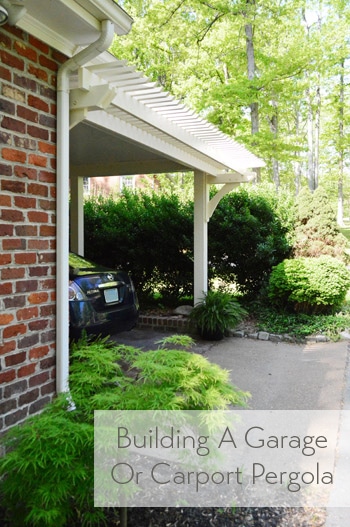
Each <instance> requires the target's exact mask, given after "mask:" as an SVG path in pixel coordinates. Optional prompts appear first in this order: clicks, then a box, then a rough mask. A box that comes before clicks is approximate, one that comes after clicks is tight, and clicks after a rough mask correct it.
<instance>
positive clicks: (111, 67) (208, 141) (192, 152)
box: [71, 53, 265, 176]
mask: <svg viewBox="0 0 350 527" xmlns="http://www.w3.org/2000/svg"><path fill="white" fill-rule="evenodd" d="M106 83H107V84H108V85H109V86H110V87H111V88H113V89H114V90H115V93H116V95H115V97H114V98H113V100H112V102H111V104H110V105H109V107H108V108H107V109H106V111H105V112H102V111H98V112H96V111H94V110H92V111H89V112H88V114H87V117H86V119H87V121H89V119H90V120H91V123H94V124H95V125H98V126H100V127H103V126H105V127H106V128H108V129H109V130H112V129H113V128H115V130H119V131H120V133H121V134H122V132H123V123H124V128H125V130H128V134H129V138H131V136H130V133H131V130H132V129H134V130H135V134H136V135H139V133H140V132H141V133H142V134H143V135H142V137H143V138H144V139H145V137H146V135H147V137H148V143H149V144H148V146H149V148H152V138H153V147H154V150H155V151H158V152H159V147H160V144H161V145H162V149H163V151H164V153H165V154H166V155H167V156H168V157H170V158H171V157H173V158H174V160H178V161H181V156H180V158H179V157H178V156H179V153H181V152H182V153H183V156H184V159H183V162H184V164H186V165H187V166H189V168H191V169H194V170H202V171H206V172H207V173H208V174H211V175H214V176H216V175H219V174H223V173H225V172H226V171H228V170H229V171H231V170H234V171H237V172H239V173H245V171H246V170H247V169H249V168H257V167H262V166H265V163H264V162H263V161H262V160H261V159H259V158H258V157H257V156H255V155H254V154H252V153H251V152H249V151H248V150H247V149H246V148H245V147H244V146H242V145H240V144H238V143H237V142H236V141H234V140H232V139H231V138H230V137H229V136H227V135H226V134H224V133H222V132H220V130H218V129H217V128H216V127H215V126H214V125H212V124H210V123H208V122H207V121H205V120H204V119H202V118H201V117H199V116H198V115H196V114H195V113H194V112H193V111H192V110H190V109H188V108H186V107H185V106H184V105H182V104H181V103H179V102H178V101H176V100H175V99H174V98H173V97H172V96H171V95H170V94H168V93H167V92H165V91H164V90H163V89H162V88H161V87H159V86H157V85H156V84H155V83H153V82H151V81H150V80H149V79H147V78H146V77H145V76H143V74H142V73H140V72H138V71H136V70H135V68H134V67H133V66H128V65H127V63H126V62H125V61H121V60H117V59H116V58H115V57H113V56H112V55H110V54H109V53H104V54H103V55H100V56H99V57H98V58H97V59H96V60H95V61H94V64H92V65H89V66H87V67H86V68H84V71H82V72H80V75H79V76H78V74H76V75H75V76H73V77H72V79H71V88H72V89H82V90H88V89H89V87H91V86H96V85H99V84H106ZM106 113H107V114H108V115H106ZM103 115H104V117H103ZM113 119H114V120H115V126H114V125H113ZM136 131H137V132H138V133H136ZM136 135H135V139H137V137H136ZM172 149H173V153H172ZM196 160H197V161H196Z"/></svg>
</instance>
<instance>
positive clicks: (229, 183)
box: [206, 171, 255, 221]
mask: <svg viewBox="0 0 350 527" xmlns="http://www.w3.org/2000/svg"><path fill="white" fill-rule="evenodd" d="M254 179H255V174H253V173H251V172H248V171H245V172H244V173H242V174H240V173H238V172H230V173H227V174H223V175H220V176H217V177H216V176H209V175H207V176H206V182H207V184H208V185H219V184H223V185H224V186H223V187H221V189H220V190H219V191H218V192H217V193H216V194H215V196H214V197H213V198H212V199H211V200H209V202H208V206H207V221H209V220H210V218H211V217H212V215H213V212H214V210H215V209H216V207H217V206H218V204H219V202H220V200H221V198H223V197H224V196H225V195H226V194H227V193H228V192H231V190H232V189H234V188H235V187H238V185H240V184H241V183H249V182H251V181H253V180H254Z"/></svg>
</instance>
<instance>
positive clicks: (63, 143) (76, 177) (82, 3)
mask: <svg viewBox="0 0 350 527" xmlns="http://www.w3.org/2000/svg"><path fill="white" fill-rule="evenodd" d="M1 1H2V2H3V3H4V2H6V8H7V10H8V12H9V14H10V18H11V23H12V24H13V25H16V26H18V27H19V28H21V29H22V30H24V31H26V32H28V33H29V34H31V35H35V37H36V38H37V39H39V40H42V41H43V42H45V43H47V44H48V45H49V46H51V47H52V48H54V49H55V50H58V51H60V52H61V53H63V54H65V56H66V57H67V58H68V60H67V61H66V62H64V63H63V64H62V65H61V66H60V68H59V70H58V72H57V231H56V242H57V251H56V253H57V262H56V263H57V276H56V284H57V300H56V357H57V391H58V392H62V391H67V390H69V334H68V333H69V332H68V328H69V319H68V309H67V306H68V287H67V284H68V281H69V269H68V252H69V193H70V192H71V211H72V215H71V247H72V249H74V250H75V251H77V252H79V253H80V254H84V236H83V234H84V216H83V178H84V177H91V176H108V175H127V174H155V173H162V172H175V171H193V172H194V193H195V218H194V224H195V227H194V260H195V261H194V284H195V285H194V297H195V299H196V300H198V299H199V298H200V296H201V295H202V292H203V291H206V290H207V252H208V240H207V224H208V221H209V218H210V216H211V214H212V213H213V211H214V209H215V207H216V205H217V203H218V202H219V200H220V198H221V197H222V196H223V195H224V194H225V193H226V192H227V191H229V190H231V189H232V188H233V187H234V186H236V185H239V184H240V183H245V182H248V181H250V180H251V179H253V175H252V173H251V169H253V168H255V167H261V166H263V165H264V163H263V162H262V161H261V160H260V159H258V158H257V157H256V156H254V155H253V154H251V153H250V152H249V151H248V150H246V149H245V148H244V147H242V146H240V145H238V144H237V143H236V142H234V141H232V139H230V138H229V137H227V136H226V135H224V134H222V133H221V132H220V131H219V130H218V129H216V128H215V127H214V126H212V125H211V124H209V123H207V122H206V121H205V120H203V119H201V118H200V117H199V116H197V115H195V114H194V113H193V112H192V111H190V110H188V109H187V108H185V107H184V106H183V105H182V104H180V103H179V102H178V101H176V100H174V99H173V98H172V97H171V96H170V95H169V94H168V93H165V92H164V91H163V90H162V89H161V88H160V87H158V86H157V85H155V84H154V83H152V82H150V81H149V79H147V78H146V77H144V75H142V73H139V72H137V71H135V69H134V68H133V67H131V66H128V65H127V64H126V63H125V62H123V61H120V60H117V59H116V58H115V57H113V56H112V55H110V54H109V53H108V52H107V51H106V50H107V49H108V48H109V46H110V45H111V43H112V41H113V38H114V36H115V35H124V34H126V33H128V32H129V31H130V29H131V27H132V23H133V20H132V19H131V17H130V16H129V15H128V14H127V13H126V12H125V11H124V10H123V9H122V8H121V7H120V6H119V5H118V4H117V3H116V2H115V1H114V0H50V1H48V0H1ZM213 183H214V184H215V183H218V184H223V187H222V188H221V189H220V191H219V193H218V194H217V195H216V196H215V198H214V199H213V200H211V201H209V186H210V184H213Z"/></svg>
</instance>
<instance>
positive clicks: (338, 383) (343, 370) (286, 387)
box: [113, 329, 350, 527]
mask: <svg viewBox="0 0 350 527" xmlns="http://www.w3.org/2000/svg"><path fill="white" fill-rule="evenodd" d="M164 336H165V334H164V333H162V332H157V331H153V330H139V329H134V330H132V331H130V332H125V333H120V334H117V335H115V336H114V337H113V340H114V341H115V342H119V343H123V344H129V345H132V346H136V347H138V348H141V349H144V350H145V351H146V350H150V349H157V347H158V344H157V341H159V340H160V339H162V338H163V337H164ZM349 348H350V346H349V341H347V340H341V341H339V342H322V343H308V344H304V345H301V344H290V343H285V342H278V343H274V342H270V341H261V340H253V339H247V338H234V337H229V338H225V339H224V340H222V341H219V342H215V343H212V342H205V341H200V340H198V341H197V342H196V346H195V347H194V348H193V351H194V352H196V353H200V354H203V355H204V356H205V357H207V358H208V359H209V360H210V361H211V362H214V363H216V364H218V365H219V366H221V367H222V368H225V369H228V370H230V379H231V381H232V383H233V384H234V385H236V386H237V387H238V388H240V389H242V390H244V391H249V392H250V393H251V396H252V397H251V399H250V402H249V406H250V408H251V409H253V410H338V409H346V410H350V374H349ZM349 445H350V430H349V428H346V427H342V426H341V427H340V431H339V457H338V461H337V466H336V470H337V469H339V472H340V477H341V478H343V479H342V481H343V483H344V485H343V486H344V488H345V489H346V492H349V491H350V489H349V486H350V476H349V474H350V471H349V466H350V451H349V450H350V449H349ZM349 526H350V508H343V509H336V508H330V509H328V511H327V520H326V527H349Z"/></svg>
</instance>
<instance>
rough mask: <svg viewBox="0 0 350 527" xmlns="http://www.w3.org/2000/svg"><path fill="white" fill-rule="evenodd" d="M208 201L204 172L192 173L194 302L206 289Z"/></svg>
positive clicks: (207, 187)
mask: <svg viewBox="0 0 350 527" xmlns="http://www.w3.org/2000/svg"><path fill="white" fill-rule="evenodd" d="M208 202H209V185H207V179H206V174H204V173H203V172H198V171H196V172H195V173H194V291H193V294H194V303H195V304H196V302H199V300H200V299H201V298H202V297H203V292H207V290H208V210H207V209H208Z"/></svg>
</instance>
